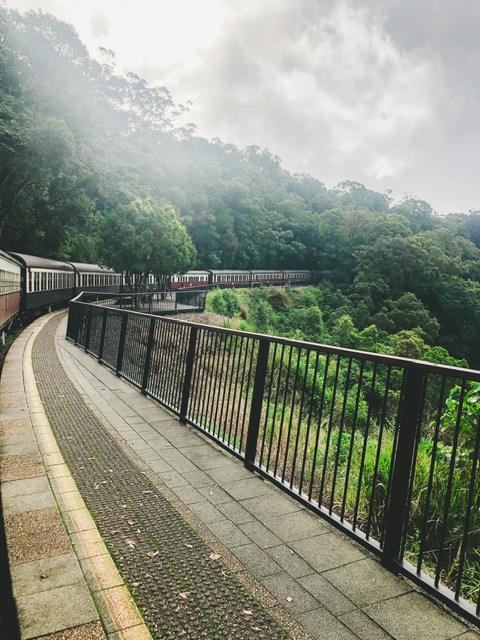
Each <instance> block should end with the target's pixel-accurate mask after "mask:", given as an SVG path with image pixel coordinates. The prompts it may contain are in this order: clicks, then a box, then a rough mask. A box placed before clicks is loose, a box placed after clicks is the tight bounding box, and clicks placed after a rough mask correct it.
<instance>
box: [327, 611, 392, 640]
mask: <svg viewBox="0 0 480 640" xmlns="http://www.w3.org/2000/svg"><path fill="white" fill-rule="evenodd" d="M339 620H340V621H341V622H343V624H344V625H346V626H347V627H348V628H349V629H350V630H351V631H353V632H354V633H356V634H357V636H358V637H359V638H361V640H392V636H391V635H390V634H389V633H387V632H386V631H385V629H382V627H380V626H379V625H378V624H377V623H376V622H374V621H373V620H372V619H371V618H369V617H368V616H367V615H366V614H365V613H363V611H359V610H358V609H357V610H356V611H351V612H350V613H346V614H345V615H343V616H341V617H340V618H339Z"/></svg>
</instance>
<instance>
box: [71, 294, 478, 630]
mask: <svg viewBox="0 0 480 640" xmlns="http://www.w3.org/2000/svg"><path fill="white" fill-rule="evenodd" d="M82 300H83V299H82ZM117 307H118V305H110V306H109V307H106V306H100V304H95V305H93V304H86V303H85V302H83V301H81V300H79V299H76V300H74V301H72V302H71V303H70V313H69V322H68V331H67V337H68V338H69V339H70V340H72V341H73V342H74V343H75V344H77V345H79V346H81V347H83V348H84V349H85V350H86V351H87V352H88V353H91V354H92V355H94V356H96V357H97V358H98V359H99V360H100V361H101V362H103V363H104V364H106V365H107V366H108V367H110V368H112V369H113V370H115V371H116V372H117V374H118V375H120V376H122V377H124V378H126V379H127V380H129V381H130V382H131V383H133V384H134V385H136V386H137V387H139V388H140V389H141V390H142V392H143V393H144V394H146V395H149V396H151V397H153V398H155V399H156V400H158V401H159V402H160V403H161V404H162V405H164V406H165V407H168V408H169V409H170V410H171V411H173V412H174V413H175V414H177V415H178V416H179V417H180V419H181V421H182V422H184V423H189V424H192V425H194V426H195V427H197V428H199V429H201V430H202V431H203V432H204V433H205V434H207V435H208V436H209V437H211V438H213V439H215V440H216V441H217V442H219V443H220V444H221V445H222V446H223V447H225V448H226V449H228V450H229V451H231V452H232V453H233V454H234V455H236V456H237V457H239V458H241V459H242V460H243V461H244V463H245V465H246V466H247V467H248V468H249V469H251V470H255V471H257V472H258V473H260V474H262V475H263V476H265V477H267V478H269V479H270V480H272V481H273V482H274V483H275V484H276V485H278V486H279V487H281V488H282V489H283V490H285V491H287V492H289V493H290V494H291V495H293V496H295V497H296V498H297V499H299V500H300V501H302V502H303V503H304V504H306V505H307V506H308V507H309V508H310V509H312V510H313V511H315V512H317V513H319V514H320V515H322V516H323V517H325V518H327V519H328V520H329V521H330V522H332V523H333V524H335V526H337V527H339V528H341V529H342V530H344V531H346V532H347V533H348V534H349V535H351V536H352V537H354V538H356V539H357V540H359V541H360V542H361V543H362V544H364V545H365V546H367V547H368V548H369V549H371V550H372V551H373V552H374V553H376V554H378V555H379V556H380V557H381V559H382V562H383V563H384V564H385V565H386V566H388V567H389V568H390V569H391V570H393V571H395V572H400V573H403V574H405V575H407V576H408V577H409V578H410V579H411V580H413V581H414V582H417V583H419V584H421V585H422V586H423V587H425V588H426V589H427V590H429V591H430V592H432V593H434V594H435V595H436V596H437V597H439V598H440V599H441V600H442V601H444V602H447V603H448V604H450V605H451V606H453V608H455V609H456V610H457V611H460V612H461V613H462V614H463V615H464V616H466V617H467V618H469V619H470V620H472V621H474V622H475V623H476V624H479V620H480V618H479V593H480V591H479V588H480V574H479V571H478V569H479V566H480V511H479V504H480V503H479V498H480V474H479V473H478V457H479V448H480V435H479V434H480V429H479V428H478V427H479V422H480V372H479V371H472V370H467V369H460V368H455V367H448V366H442V365H436V364H431V363H427V362H420V361H415V360H409V359H405V358H397V357H391V356H385V355H380V354H375V353H366V352H360V351H353V350H348V349H342V348H337V347H331V346H326V345H318V344H310V343H305V342H299V341H295V340H288V339H283V338H276V337H271V336H263V335H258V334H252V333H245V332H240V331H234V330H229V329H222V328H217V327H208V326H202V325H197V324H192V323H187V322H182V321H181V320H177V319H173V318H160V317H156V316H153V315H148V314H142V313H132V312H129V311H126V310H124V309H119V308H117Z"/></svg>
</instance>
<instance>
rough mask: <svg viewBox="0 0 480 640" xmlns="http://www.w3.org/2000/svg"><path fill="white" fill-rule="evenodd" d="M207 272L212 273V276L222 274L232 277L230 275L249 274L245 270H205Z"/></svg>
mask: <svg viewBox="0 0 480 640" xmlns="http://www.w3.org/2000/svg"><path fill="white" fill-rule="evenodd" d="M207 271H208V272H209V273H213V274H214V275H219V274H222V273H225V274H227V275H232V274H236V273H239V274H250V273H251V272H250V271H248V270H245V269H207Z"/></svg>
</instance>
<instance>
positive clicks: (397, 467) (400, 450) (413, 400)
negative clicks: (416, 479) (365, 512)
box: [382, 369, 425, 570]
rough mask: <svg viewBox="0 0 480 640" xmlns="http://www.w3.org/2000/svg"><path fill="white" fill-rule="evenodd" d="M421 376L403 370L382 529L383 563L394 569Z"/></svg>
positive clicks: (406, 508)
mask: <svg viewBox="0 0 480 640" xmlns="http://www.w3.org/2000/svg"><path fill="white" fill-rule="evenodd" d="M424 379H425V376H424V373H423V372H422V371H420V370H418V369H405V377H404V380H405V385H404V393H403V398H402V405H401V411H400V422H399V429H398V442H397V447H396V451H395V459H394V464H393V475H392V483H391V491H390V500H389V504H388V512H387V518H386V527H385V539H384V543H383V555H382V562H383V564H384V565H385V566H388V567H389V568H391V569H392V570H394V567H395V564H396V563H398V562H400V561H401V550H402V544H403V534H404V531H405V527H406V522H407V519H408V512H409V504H408V498H407V497H408V495H409V491H410V482H411V481H412V472H413V470H412V467H413V458H414V452H415V443H416V441H417V434H418V426H419V423H420V417H421V412H422V408H423V407H422V403H421V397H422V396H421V393H419V390H420V391H421V390H422V389H423V385H424Z"/></svg>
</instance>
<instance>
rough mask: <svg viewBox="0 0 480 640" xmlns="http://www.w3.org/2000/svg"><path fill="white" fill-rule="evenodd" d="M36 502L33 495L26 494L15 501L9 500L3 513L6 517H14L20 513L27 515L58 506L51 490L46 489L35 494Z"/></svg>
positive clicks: (4, 506) (17, 497)
mask: <svg viewBox="0 0 480 640" xmlns="http://www.w3.org/2000/svg"><path fill="white" fill-rule="evenodd" d="M34 495H35V500H34V501H33V498H32V494H25V495H19V496H16V497H15V499H13V500H9V501H8V502H6V503H5V504H4V505H3V513H4V515H5V516H13V515H17V514H19V513H26V512H28V511H32V509H33V508H35V510H40V509H50V508H52V507H55V506H56V503H55V500H54V498H53V494H52V491H51V489H50V488H48V489H44V490H43V491H39V492H37V493H35V494H34Z"/></svg>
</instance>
